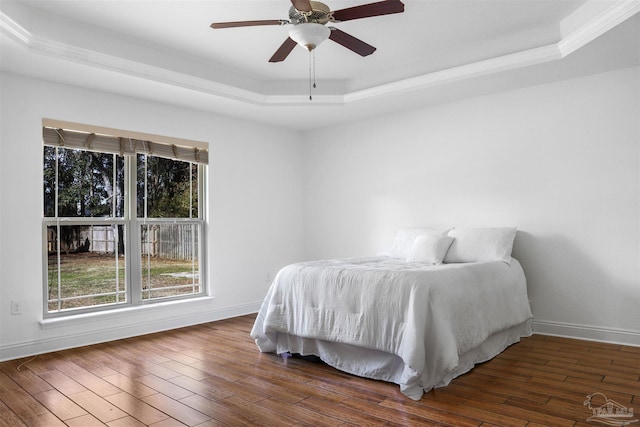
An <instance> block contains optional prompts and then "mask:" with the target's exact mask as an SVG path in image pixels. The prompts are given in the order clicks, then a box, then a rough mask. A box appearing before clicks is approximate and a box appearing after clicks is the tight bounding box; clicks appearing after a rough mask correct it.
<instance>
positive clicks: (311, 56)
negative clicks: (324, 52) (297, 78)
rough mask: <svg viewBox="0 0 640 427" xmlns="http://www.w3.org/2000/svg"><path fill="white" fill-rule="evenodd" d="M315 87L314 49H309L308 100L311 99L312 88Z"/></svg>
mask: <svg viewBox="0 0 640 427" xmlns="http://www.w3.org/2000/svg"><path fill="white" fill-rule="evenodd" d="M315 88H316V52H315V49H312V50H310V51H309V101H313V96H311V91H312V89H315Z"/></svg>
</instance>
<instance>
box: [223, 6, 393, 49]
mask: <svg viewBox="0 0 640 427" xmlns="http://www.w3.org/2000/svg"><path fill="white" fill-rule="evenodd" d="M291 4H292V6H291V8H290V9H289V20H285V19H271V20H258V21H236V22H214V23H213V24H211V28H213V29H221V28H233V27H252V26H258V25H287V24H292V25H293V27H292V28H291V29H290V30H289V37H288V38H287V39H286V40H285V41H284V43H282V45H281V46H280V47H279V48H278V50H276V52H275V53H274V54H273V56H272V57H271V59H269V62H281V61H284V60H285V59H286V58H287V56H289V54H290V53H291V51H292V50H293V48H294V47H295V46H296V44H299V45H300V46H302V47H304V48H306V49H307V50H308V51H309V52H311V51H312V50H313V49H315V48H316V47H317V46H318V45H319V44H320V43H322V42H323V41H325V40H326V39H331V40H333V41H334V42H336V43H338V44H340V45H342V46H344V47H346V48H347V49H350V50H352V51H353V52H355V53H357V54H358V55H360V56H367V55H371V54H372V53H373V52H375V50H376V48H375V47H373V46H371V45H370V44H368V43H365V42H363V41H362V40H360V39H358V38H356V37H354V36H352V35H350V34H347V33H345V32H344V31H342V30H339V29H337V28H335V27H328V26H326V24H327V23H329V22H332V23H336V22H343V21H350V20H352V19H360V18H370V17H373V16H380V15H389V14H392V13H402V12H404V4H403V3H402V2H401V1H400V0H383V1H378V2H376V3H369V4H364V5H360V6H354V7H349V8H346V9H340V10H334V11H331V9H329V7H328V6H327V5H325V4H324V3H321V2H319V1H310V0H291Z"/></svg>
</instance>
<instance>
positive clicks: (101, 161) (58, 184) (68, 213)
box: [43, 147, 124, 217]
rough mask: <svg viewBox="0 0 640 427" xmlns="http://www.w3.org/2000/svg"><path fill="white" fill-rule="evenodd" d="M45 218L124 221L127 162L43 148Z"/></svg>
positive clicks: (73, 151) (53, 148)
mask: <svg viewBox="0 0 640 427" xmlns="http://www.w3.org/2000/svg"><path fill="white" fill-rule="evenodd" d="M43 163H44V169H43V172H44V174H43V177H44V180H43V181H44V182H43V186H44V188H43V190H44V191H43V192H44V215H45V216H46V217H55V216H56V211H55V208H56V189H57V191H58V193H57V198H58V215H57V216H59V217H105V216H106V217H122V216H123V214H124V158H123V157H121V156H117V155H115V154H104V153H94V152H90V151H83V150H72V149H65V148H61V147H44V162H43Z"/></svg>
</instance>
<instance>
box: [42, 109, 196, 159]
mask: <svg viewBox="0 0 640 427" xmlns="http://www.w3.org/2000/svg"><path fill="white" fill-rule="evenodd" d="M42 138H43V141H44V145H48V146H52V147H64V148H73V149H79V150H88V151H98V152H101V153H114V154H120V155H134V154H148V155H153V156H157V157H164V158H168V159H176V160H182V161H186V162H192V163H201V164H208V163H209V150H208V144H207V143H206V142H200V141H190V140H186V139H179V138H171V137H162V136H158V135H149V134H142V133H138V132H130V131H122V130H117V129H109V128H100V127H95V126H88V125H82V124H77V123H69V122H60V121H54V120H49V119H45V120H43V128H42Z"/></svg>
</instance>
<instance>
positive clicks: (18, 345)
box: [0, 74, 303, 360]
mask: <svg viewBox="0 0 640 427" xmlns="http://www.w3.org/2000/svg"><path fill="white" fill-rule="evenodd" d="M0 85H1V86H0V90H1V92H2V100H1V106H0V108H1V111H2V117H1V131H0V132H1V134H0V137H1V139H0V219H1V222H0V256H1V257H0V266H1V268H0V322H1V324H0V360H1V359H7V358H12V357H17V356H22V355H26V354H33V353H38V352H42V351H48V350H52V349H57V348H64V347H69V346H74V345H80V344H87V343H92V342H98V341H102V340H107V339H114V338H120V337H124V336H129V335H133V334H139V333H144V332H150V331H155V330H160V329H165V328H172V327H179V326H183V325H187V324H191V323H197V322H204V321H208V320H215V319H219V318H223V317H229V316H234V315H239V314H245V313H250V312H255V311H257V309H258V308H259V304H260V303H261V301H262V299H263V297H264V295H265V294H266V291H267V288H268V284H269V283H267V275H270V276H271V277H273V275H274V274H275V272H277V270H278V269H279V268H280V267H282V266H283V265H286V264H288V263H291V262H295V261H298V260H300V255H301V254H302V253H303V240H302V220H303V208H302V184H301V180H300V179H299V177H300V176H301V175H302V169H301V164H302V162H301V159H302V157H301V156H302V147H301V146H300V143H299V140H300V134H299V133H297V132H290V131H286V130H283V129H281V128H273V127H268V126H263V125H257V124H252V123H246V122H242V121H239V120H235V119H228V118H223V117H218V116H213V115H211V114H207V113H204V112H197V111H189V110H186V109H184V108H179V107H174V106H169V105H163V104H158V103H154V102H147V101H142V100H138V99H133V98H126V97H123V96H118V95H113V94H107V93H101V92H95V91H90V90H85V89H81V88H77V87H71V86H65V85H60V84H55V83H50V82H45V81H41V80H34V79H29V78H25V77H19V76H16V75H11V74H2V75H0ZM45 117H46V118H52V119H58V120H66V121H72V122H78V123H87V124H93V125H99V126H106V127H112V128H117V129H125V130H132V131H139V132H146V133H153V134H159V135H167V136H174V137H181V138H187V139H194V140H200V141H208V142H210V155H209V158H210V162H211V163H210V167H209V180H208V185H209V189H210V203H209V216H210V220H211V222H210V224H211V227H210V229H209V230H208V240H209V259H210V265H209V279H210V280H209V285H210V287H211V290H212V295H214V296H215V298H212V299H206V300H204V301H199V302H186V303H180V304H177V305H175V306H174V307H172V308H171V309H168V308H167V307H163V306H158V307H146V308H144V309H142V310H132V311H130V312H127V313H120V314H119V315H113V314H108V315H99V316H86V317H84V318H81V319H76V320H74V321H73V322H61V323H60V324H56V325H53V326H52V325H48V326H47V327H45V328H43V327H42V326H41V324H40V320H41V318H42V299H43V297H42V293H43V292H42V268H43V266H42V264H43V263H42V252H41V245H42V236H41V230H42V219H41V215H42V213H41V212H42V136H41V127H42V118H45ZM12 300H16V301H22V302H23V311H24V312H23V314H21V315H13V316H12V315H10V314H9V313H10V303H11V301H12Z"/></svg>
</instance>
